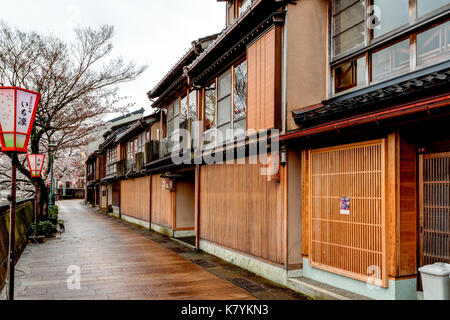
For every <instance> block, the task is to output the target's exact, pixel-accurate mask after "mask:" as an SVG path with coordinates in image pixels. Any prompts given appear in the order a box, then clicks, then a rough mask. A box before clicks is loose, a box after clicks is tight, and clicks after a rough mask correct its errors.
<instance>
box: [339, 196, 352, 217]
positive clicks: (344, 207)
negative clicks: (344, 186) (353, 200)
mask: <svg viewBox="0 0 450 320" xmlns="http://www.w3.org/2000/svg"><path fill="white" fill-rule="evenodd" d="M340 209H341V214H345V215H349V214H350V198H347V197H341V204H340Z"/></svg>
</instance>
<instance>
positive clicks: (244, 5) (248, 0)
mask: <svg viewBox="0 0 450 320" xmlns="http://www.w3.org/2000/svg"><path fill="white" fill-rule="evenodd" d="M251 5H252V0H239V12H238V13H239V16H240V15H241V14H242V13H244V12H245V11H246V10H247V9H248V8H250V6H251Z"/></svg>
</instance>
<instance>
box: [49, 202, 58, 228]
mask: <svg viewBox="0 0 450 320" xmlns="http://www.w3.org/2000/svg"><path fill="white" fill-rule="evenodd" d="M58 214H59V209H58V206H54V207H53V208H51V209H50V210H49V211H48V221H50V222H51V223H53V224H54V225H57V224H58Z"/></svg>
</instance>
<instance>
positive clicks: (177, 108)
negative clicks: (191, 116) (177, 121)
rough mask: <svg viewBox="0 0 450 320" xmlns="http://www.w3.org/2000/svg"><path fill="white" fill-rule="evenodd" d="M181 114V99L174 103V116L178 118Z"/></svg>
mask: <svg viewBox="0 0 450 320" xmlns="http://www.w3.org/2000/svg"><path fill="white" fill-rule="evenodd" d="M179 114H180V99H177V100H175V101H174V102H173V116H174V117H175V116H177V115H179Z"/></svg>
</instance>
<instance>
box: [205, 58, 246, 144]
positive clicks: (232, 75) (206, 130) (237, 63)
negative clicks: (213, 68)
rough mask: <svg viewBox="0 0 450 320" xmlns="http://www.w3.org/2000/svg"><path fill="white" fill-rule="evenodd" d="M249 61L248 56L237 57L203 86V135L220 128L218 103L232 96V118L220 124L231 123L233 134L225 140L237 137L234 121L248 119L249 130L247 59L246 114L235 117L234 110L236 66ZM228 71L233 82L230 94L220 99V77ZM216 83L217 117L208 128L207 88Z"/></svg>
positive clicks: (215, 110)
mask: <svg viewBox="0 0 450 320" xmlns="http://www.w3.org/2000/svg"><path fill="white" fill-rule="evenodd" d="M246 61H247V57H246V56H244V57H241V58H239V59H237V60H236V61H235V62H234V63H232V64H231V65H230V66H229V67H227V68H225V69H224V70H223V71H222V72H221V73H220V74H219V75H217V76H216V77H215V78H214V80H211V81H209V82H207V85H205V86H203V88H202V103H201V105H202V106H201V108H202V114H203V119H204V120H203V136H205V135H208V134H210V133H211V132H212V131H214V130H219V124H218V105H219V102H220V101H223V100H225V99H226V98H228V97H230V99H231V103H230V120H229V121H227V122H224V123H222V124H221V125H220V127H223V126H225V125H228V124H229V125H230V130H231V135H230V136H229V137H228V139H226V140H224V142H228V141H230V140H232V139H235V138H236V136H235V128H234V123H235V122H240V121H242V120H244V119H245V120H246V121H245V131H246V132H247V129H248V127H247V125H248V123H247V117H248V61H247V74H246V75H247V92H246V108H245V116H241V117H239V118H236V119H235V117H234V110H235V70H236V67H237V66H239V65H241V64H242V63H243V62H246ZM227 72H230V73H231V83H230V86H231V88H230V94H228V95H225V96H224V97H222V98H221V99H220V101H219V78H220V77H222V76H223V75H225V74H226V73H227ZM213 83H215V84H216V103H215V106H214V108H215V109H214V112H215V118H214V125H213V126H212V127H211V128H209V129H206V121H205V120H206V88H207V87H209V86H210V85H211V84H213Z"/></svg>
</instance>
